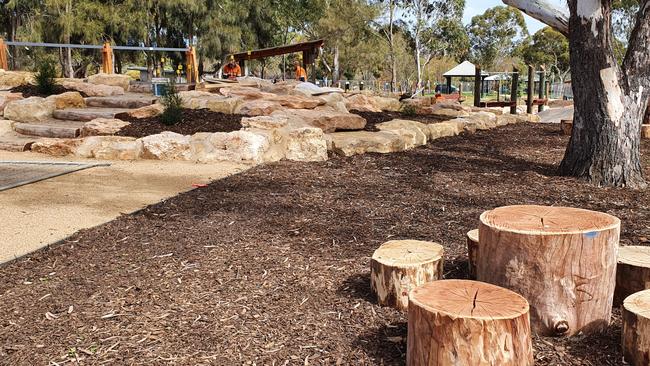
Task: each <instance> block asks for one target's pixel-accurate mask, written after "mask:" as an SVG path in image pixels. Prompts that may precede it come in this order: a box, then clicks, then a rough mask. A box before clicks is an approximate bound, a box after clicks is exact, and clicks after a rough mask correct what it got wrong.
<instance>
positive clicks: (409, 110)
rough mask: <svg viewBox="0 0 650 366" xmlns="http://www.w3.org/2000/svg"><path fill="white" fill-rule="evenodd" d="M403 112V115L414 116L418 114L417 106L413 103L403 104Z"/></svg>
mask: <svg viewBox="0 0 650 366" xmlns="http://www.w3.org/2000/svg"><path fill="white" fill-rule="evenodd" d="M401 112H402V114H403V115H405V116H408V117H413V116H415V115H417V114H418V111H417V109H416V108H415V106H413V105H411V104H404V105H402V110H401Z"/></svg>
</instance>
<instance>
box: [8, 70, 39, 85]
mask: <svg viewBox="0 0 650 366" xmlns="http://www.w3.org/2000/svg"><path fill="white" fill-rule="evenodd" d="M33 81H34V74H33V73H31V72H23V71H5V70H2V69H0V89H11V88H15V87H17V86H21V85H28V84H31V83H32V82H33Z"/></svg>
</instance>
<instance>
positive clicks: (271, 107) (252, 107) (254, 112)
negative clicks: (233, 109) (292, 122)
mask: <svg viewBox="0 0 650 366" xmlns="http://www.w3.org/2000/svg"><path fill="white" fill-rule="evenodd" d="M282 109H284V107H282V105H280V103H278V102H271V101H268V100H249V101H247V102H244V103H243V104H242V105H241V106H240V107H239V108H238V110H237V113H239V114H243V115H245V116H252V117H254V116H270V115H271V114H272V113H273V112H275V111H279V110H282Z"/></svg>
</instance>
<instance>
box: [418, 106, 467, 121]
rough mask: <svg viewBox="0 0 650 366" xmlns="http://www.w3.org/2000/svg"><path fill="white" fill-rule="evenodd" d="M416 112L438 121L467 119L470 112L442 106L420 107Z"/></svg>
mask: <svg viewBox="0 0 650 366" xmlns="http://www.w3.org/2000/svg"><path fill="white" fill-rule="evenodd" d="M417 112H418V113H419V114H425V115H429V116H433V117H436V118H439V119H453V118H460V117H469V115H470V112H468V111H464V110H459V109H453V108H445V107H444V106H439V105H436V104H434V105H432V106H429V107H421V108H419V109H418V110H417Z"/></svg>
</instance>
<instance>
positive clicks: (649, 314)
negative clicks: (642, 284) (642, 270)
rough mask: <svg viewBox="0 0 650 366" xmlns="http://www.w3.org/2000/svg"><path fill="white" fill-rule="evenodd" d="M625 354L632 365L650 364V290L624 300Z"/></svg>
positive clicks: (626, 359) (646, 365)
mask: <svg viewBox="0 0 650 366" xmlns="http://www.w3.org/2000/svg"><path fill="white" fill-rule="evenodd" d="M623 356H624V358H625V361H627V362H628V363H629V364H630V365H632V366H648V365H650V290H644V291H641V292H637V293H635V294H632V295H630V296H628V297H627V298H626V299H625V301H624V302H623Z"/></svg>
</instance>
